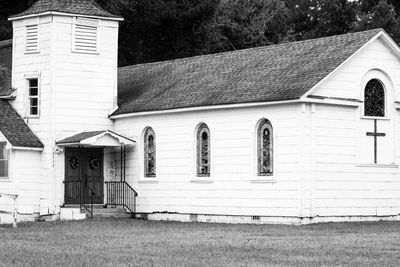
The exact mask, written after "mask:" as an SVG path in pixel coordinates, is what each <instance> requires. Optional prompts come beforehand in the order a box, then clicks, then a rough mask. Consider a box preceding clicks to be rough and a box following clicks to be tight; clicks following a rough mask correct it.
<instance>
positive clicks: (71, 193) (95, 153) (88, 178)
mask: <svg viewBox="0 0 400 267" xmlns="http://www.w3.org/2000/svg"><path fill="white" fill-rule="evenodd" d="M103 161H104V157H103V149H102V148H66V149H65V183H64V184H65V204H89V203H90V202H91V201H93V204H103V203H104V175H103Z"/></svg>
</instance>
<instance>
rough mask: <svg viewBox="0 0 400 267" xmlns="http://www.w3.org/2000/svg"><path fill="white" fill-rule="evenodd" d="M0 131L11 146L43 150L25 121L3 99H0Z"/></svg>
mask: <svg viewBox="0 0 400 267" xmlns="http://www.w3.org/2000/svg"><path fill="white" fill-rule="evenodd" d="M0 131H1V132H2V133H3V134H4V136H5V137H6V138H7V140H8V141H9V142H10V143H11V144H12V145H13V146H17V147H36V148H43V144H42V143H41V142H40V140H39V139H38V138H37V137H36V136H35V135H34V134H33V132H32V131H31V129H30V128H29V127H28V125H27V124H26V123H25V121H24V120H23V119H22V118H21V117H20V116H19V115H18V113H17V112H16V111H15V110H14V109H13V107H12V106H11V105H10V103H8V101H7V100H4V99H0Z"/></svg>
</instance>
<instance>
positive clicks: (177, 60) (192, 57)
mask: <svg viewBox="0 0 400 267" xmlns="http://www.w3.org/2000/svg"><path fill="white" fill-rule="evenodd" d="M374 31H376V32H377V34H378V33H379V32H381V31H384V32H385V30H384V29H383V28H375V29H370V30H365V31H359V32H348V33H344V34H337V35H331V36H324V37H318V38H312V39H306V40H300V41H294V42H283V43H279V44H272V45H264V46H257V47H249V48H243V49H237V50H233V51H225V52H220V53H218V52H217V53H212V54H204V55H197V56H191V57H183V58H176V59H169V60H162V61H155V62H147V63H139V64H134V65H128V66H123V67H119V68H118V69H119V70H122V69H125V68H126V69H129V68H133V67H139V66H143V65H148V66H151V65H157V64H161V63H163V64H167V63H174V62H180V61H186V60H190V59H197V58H207V57H216V56H225V55H229V54H231V55H235V54H239V53H242V52H248V51H253V50H258V49H267V48H268V49H273V48H275V47H277V46H284V45H292V44H299V43H307V42H311V41H316V40H325V39H329V38H334V37H338V36H345V35H351V34H361V33H369V32H374Z"/></svg>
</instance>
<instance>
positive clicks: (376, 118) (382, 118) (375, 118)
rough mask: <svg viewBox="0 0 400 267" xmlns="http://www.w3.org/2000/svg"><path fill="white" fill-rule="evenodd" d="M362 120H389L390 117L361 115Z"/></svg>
mask: <svg viewBox="0 0 400 267" xmlns="http://www.w3.org/2000/svg"><path fill="white" fill-rule="evenodd" d="M361 119H362V120H378V121H379V120H381V121H389V120H390V118H388V117H366V116H361Z"/></svg>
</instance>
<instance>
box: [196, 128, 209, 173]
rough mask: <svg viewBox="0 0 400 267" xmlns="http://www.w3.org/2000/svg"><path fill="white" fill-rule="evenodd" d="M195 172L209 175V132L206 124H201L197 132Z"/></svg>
mask: <svg viewBox="0 0 400 267" xmlns="http://www.w3.org/2000/svg"><path fill="white" fill-rule="evenodd" d="M197 164H198V165H197V173H198V175H200V176H209V175H210V132H209V129H208V127H207V125H201V126H200V127H199V130H198V133H197Z"/></svg>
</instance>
